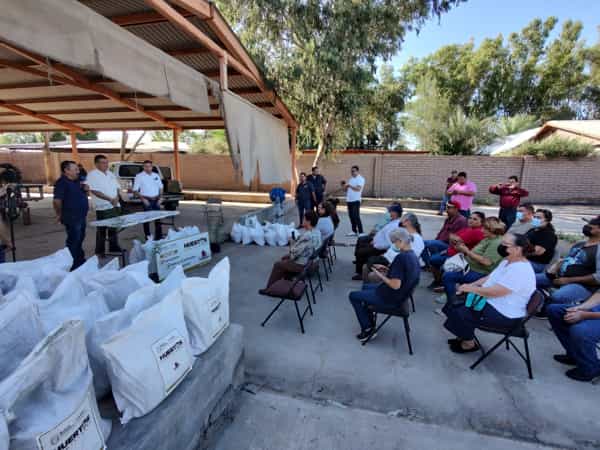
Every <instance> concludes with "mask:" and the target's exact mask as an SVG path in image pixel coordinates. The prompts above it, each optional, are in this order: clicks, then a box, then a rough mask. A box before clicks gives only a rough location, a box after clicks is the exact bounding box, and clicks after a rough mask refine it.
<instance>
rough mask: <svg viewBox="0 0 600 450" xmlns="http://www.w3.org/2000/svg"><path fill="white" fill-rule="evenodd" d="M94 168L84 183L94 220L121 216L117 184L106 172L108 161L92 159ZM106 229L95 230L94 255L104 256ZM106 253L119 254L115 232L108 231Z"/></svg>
mask: <svg viewBox="0 0 600 450" xmlns="http://www.w3.org/2000/svg"><path fill="white" fill-rule="evenodd" d="M94 165H95V166H96V168H95V169H94V170H92V171H91V172H90V173H88V175H87V178H86V180H85V183H86V184H87V185H88V186H89V187H90V193H91V194H92V195H91V197H92V201H93V202H94V207H95V208H96V219H97V220H104V219H110V218H112V217H117V216H120V215H121V205H120V204H119V183H118V181H117V178H116V177H115V176H114V174H113V173H112V172H110V171H109V170H108V159H107V158H106V156H104V155H96V157H95V158H94ZM106 231H107V229H106V227H97V228H96V255H98V256H104V254H105V251H106ZM108 251H109V252H111V253H121V252H122V250H121V248H120V247H119V240H118V236H117V230H116V229H115V228H109V229H108Z"/></svg>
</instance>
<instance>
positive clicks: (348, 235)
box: [346, 231, 358, 237]
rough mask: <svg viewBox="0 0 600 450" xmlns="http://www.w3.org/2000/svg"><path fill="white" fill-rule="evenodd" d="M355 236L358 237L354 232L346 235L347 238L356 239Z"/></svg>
mask: <svg viewBox="0 0 600 450" xmlns="http://www.w3.org/2000/svg"><path fill="white" fill-rule="evenodd" d="M354 236H358V235H357V234H356V233H355V232H354V231H352V232H350V233H348V234H346V237H354Z"/></svg>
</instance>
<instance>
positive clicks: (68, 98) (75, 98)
mask: <svg viewBox="0 0 600 450" xmlns="http://www.w3.org/2000/svg"><path fill="white" fill-rule="evenodd" d="M95 100H106V97H105V96H104V95H64V96H59V97H33V98H16V99H13V100H10V101H8V102H7V103H10V104H13V105H26V104H28V103H66V102H84V101H95Z"/></svg>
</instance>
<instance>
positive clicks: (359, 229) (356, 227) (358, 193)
mask: <svg viewBox="0 0 600 450" xmlns="http://www.w3.org/2000/svg"><path fill="white" fill-rule="evenodd" d="M350 173H351V175H352V176H351V177H350V179H349V180H348V182H346V181H342V188H343V189H346V206H347V207H348V216H349V217H350V223H351V224H352V233H348V235H347V236H358V235H360V234H362V233H363V226H362V222H361V220H360V202H361V199H362V191H363V189H364V187H365V179H364V178H363V177H362V175H361V174H360V173H359V168H358V166H352V168H351V170H350Z"/></svg>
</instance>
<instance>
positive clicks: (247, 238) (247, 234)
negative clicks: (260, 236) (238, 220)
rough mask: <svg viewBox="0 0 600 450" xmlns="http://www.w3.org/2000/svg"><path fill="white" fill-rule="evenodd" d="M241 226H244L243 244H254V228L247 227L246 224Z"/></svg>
mask: <svg viewBox="0 0 600 450" xmlns="http://www.w3.org/2000/svg"><path fill="white" fill-rule="evenodd" d="M241 227H242V244H244V245H250V244H252V230H251V229H250V228H249V227H245V226H244V225H241Z"/></svg>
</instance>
